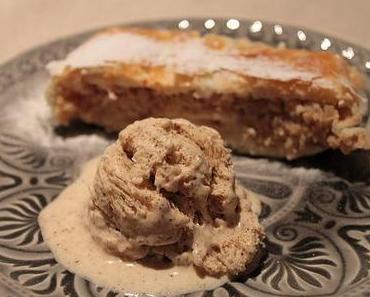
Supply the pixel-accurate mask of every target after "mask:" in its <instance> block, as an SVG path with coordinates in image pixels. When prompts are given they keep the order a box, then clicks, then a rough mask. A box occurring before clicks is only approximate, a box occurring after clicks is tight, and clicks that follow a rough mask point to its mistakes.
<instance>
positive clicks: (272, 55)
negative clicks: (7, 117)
mask: <svg viewBox="0 0 370 297" xmlns="http://www.w3.org/2000/svg"><path fill="white" fill-rule="evenodd" d="M48 69H49V71H50V73H51V75H52V79H51V83H50V86H49V88H48V91H47V97H48V100H49V102H50V104H51V106H52V109H53V113H54V116H55V119H56V121H57V123H59V124H61V125H68V124H69V123H71V122H72V121H74V120H82V121H83V122H86V123H91V124H96V125H99V126H102V127H104V128H105V129H106V130H108V131H120V130H121V129H122V128H124V127H126V126H127V125H128V124H130V123H132V122H133V121H135V120H140V119H144V118H147V117H167V118H185V119H188V120H190V121H192V122H193V123H195V124H198V125H207V126H211V127H213V128H215V129H217V130H218V131H219V132H220V133H221V134H222V136H223V138H224V139H225V140H226V142H227V143H228V145H230V146H231V147H232V148H233V149H234V150H235V151H237V152H240V153H247V154H251V155H263V156H271V157H284V158H288V159H293V158H297V157H299V156H303V155H311V154H315V153H317V152H319V151H322V150H325V149H328V148H332V149H340V150H341V151H342V152H344V153H349V152H351V151H353V150H356V149H369V148H370V141H369V133H368V131H366V130H365V128H364V127H362V122H363V119H364V116H366V110H367V105H366V101H365V98H364V97H362V96H361V92H362V88H363V81H362V77H361V75H360V74H359V72H358V71H356V70H355V69H354V68H353V67H351V66H349V65H348V64H347V63H346V62H345V61H344V60H343V59H341V58H340V57H339V56H337V55H335V54H332V53H327V52H313V51H307V50H296V49H287V48H273V47H270V46H268V45H265V44H262V43H255V42H250V41H249V40H247V39H244V38H240V39H238V38H228V37H225V36H221V35H213V34H209V35H204V36H201V35H200V34H199V33H198V32H180V31H166V30H158V29H140V28H124V29H111V30H108V31H104V32H102V33H99V34H97V35H96V36H93V37H92V38H91V39H90V40H88V41H86V42H85V43H84V44H82V45H81V46H80V47H78V48H77V49H76V50H74V51H73V52H71V53H70V54H69V55H68V56H67V57H66V58H65V59H64V60H61V61H55V62H52V63H50V64H49V65H48Z"/></svg>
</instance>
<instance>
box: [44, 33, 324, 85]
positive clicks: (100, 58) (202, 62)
mask: <svg viewBox="0 0 370 297" xmlns="http://www.w3.org/2000/svg"><path fill="white" fill-rule="evenodd" d="M237 54H238V53H237V52H235V49H234V52H230V51H227V50H223V51H222V50H213V49H211V48H209V47H207V46H206V45H205V44H204V42H203V40H202V39H201V38H199V37H194V38H190V39H186V40H176V41H171V42H167V41H161V42H159V41H156V40H155V39H152V38H150V37H146V36H140V35H138V34H133V33H129V32H119V33H107V34H100V35H98V36H96V37H94V38H92V39H91V40H89V41H88V42H86V43H85V44H83V45H81V46H80V47H79V48H77V49H76V50H75V51H73V52H72V53H70V54H69V55H68V56H67V58H66V59H65V60H62V61H54V62H51V63H50V64H49V65H48V67H47V68H48V69H49V71H50V73H51V74H52V75H58V74H60V73H61V72H62V71H63V69H64V68H65V67H67V66H70V67H74V68H83V67H94V66H102V65H108V64H110V63H113V62H123V63H129V64H132V63H141V64H144V65H153V66H165V67H167V68H169V69H172V70H174V71H175V72H178V73H183V74H190V75H191V74H194V73H203V72H215V71H218V70H228V71H233V72H238V73H241V74H245V75H248V76H253V77H257V78H264V79H274V80H281V81H288V80H293V79H301V80H306V81H312V80H313V79H315V78H317V77H318V76H319V74H318V73H316V72H315V71H306V70H299V69H296V68H294V67H292V66H291V65H289V64H288V63H284V62H282V61H273V60H271V59H268V58H264V57H240V56H238V55H237Z"/></svg>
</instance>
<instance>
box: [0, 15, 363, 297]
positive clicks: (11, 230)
mask: <svg viewBox="0 0 370 297" xmlns="http://www.w3.org/2000/svg"><path fill="white" fill-rule="evenodd" d="M130 25H132V24H130ZM134 25H135V26H145V27H155V28H170V29H179V30H191V29H195V30H199V31H201V32H214V33H221V34H226V35H229V36H247V37H249V38H251V39H253V40H260V41H264V42H267V43H270V44H274V45H278V44H280V43H281V44H285V45H286V46H288V47H301V48H309V49H314V50H323V51H333V52H337V53H339V54H340V55H342V56H343V57H344V58H346V59H348V60H349V61H350V63H353V64H354V65H355V66H357V67H358V68H359V69H360V70H362V71H364V72H365V73H367V75H368V76H369V75H370V51H368V50H366V49H363V48H360V47H358V46H355V45H353V44H350V43H348V42H344V41H342V40H338V39H336V38H332V37H329V36H325V35H322V34H319V33H316V32H312V31H310V30H305V29H302V28H298V27H292V26H285V25H280V24H272V23H265V22H261V21H248V20H236V19H184V20H164V21H155V22H143V23H136V24H134ZM93 33H94V32H88V33H83V34H80V35H77V36H72V37H69V38H65V39H61V40H57V41H55V42H52V43H49V44H47V45H43V46H41V47H38V48H36V49H33V50H31V51H29V52H27V53H25V54H23V55H20V56H18V57H17V58H15V59H13V60H12V61H10V62H8V63H6V64H4V65H2V66H1V67H0V103H1V109H0V286H1V288H0V295H1V296H12V297H16V296H70V297H77V296H102V297H103V296H104V297H113V296H132V294H130V292H122V293H119V294H118V293H115V292H111V291H109V290H108V289H106V288H102V287H99V286H96V285H95V284H93V283H91V282H89V281H87V280H85V279H82V278H81V277H79V276H78V275H74V274H72V273H71V272H69V271H67V270H66V269H65V268H64V267H63V266H62V265H61V264H59V263H57V262H56V261H55V260H54V258H53V255H52V253H51V252H50V251H49V249H48V247H47V246H46V244H45V243H44V241H43V238H42V235H41V232H40V228H39V226H38V223H37V217H38V214H39V213H40V211H41V210H42V209H43V208H44V207H45V206H46V205H47V204H48V203H50V202H51V201H52V200H53V199H54V198H55V197H56V196H57V195H58V193H60V192H61V191H62V190H63V189H64V188H65V187H66V186H67V185H68V184H70V183H71V182H72V181H73V180H74V179H75V177H76V176H77V174H78V170H79V166H80V165H81V163H82V162H83V161H84V160H87V159H89V158H90V157H93V156H95V155H98V154H100V153H101V152H102V150H103V148H104V147H105V146H106V145H107V144H108V143H109V142H110V141H111V139H110V138H109V137H108V136H107V135H104V134H103V133H102V132H101V131H100V130H97V129H93V128H91V127H81V126H76V127H74V128H73V129H68V130H63V129H54V128H53V127H52V125H51V116H50V111H49V108H48V106H47V104H46V101H45V98H44V92H45V87H46V84H47V82H48V79H49V78H48V74H47V72H46V71H45V64H46V63H48V62H49V61H51V60H55V59H58V58H62V57H64V56H65V55H66V54H67V53H68V52H69V51H71V50H72V49H73V48H75V47H76V46H77V45H79V44H80V43H81V42H83V41H84V40H86V38H87V37H89V36H90V35H91V34H93ZM234 161H235V167H236V170H237V173H238V178H239V180H240V182H241V183H242V184H243V185H245V186H246V187H248V188H249V189H251V190H252V191H254V192H255V193H257V194H259V196H260V197H261V200H262V203H263V211H262V214H261V220H262V223H263V225H264V227H265V229H266V233H267V240H266V256H265V258H264V261H263V262H262V264H261V266H260V267H259V269H258V270H257V271H255V272H254V273H253V274H252V275H251V276H250V277H249V278H248V279H247V280H243V281H241V282H230V283H227V284H225V285H224V286H222V287H220V288H217V289H215V290H213V291H207V292H197V293H192V294H189V295H191V296H211V295H212V296H215V297H226V296H363V297H365V296H370V270H369V269H370V155H369V154H368V153H364V152H358V153H354V154H352V155H348V156H344V155H341V154H340V153H337V152H325V153H322V154H320V155H317V156H315V157H310V158H304V159H300V160H298V161H294V162H281V161H274V160H266V159H261V158H259V159H257V158H248V157H241V156H234Z"/></svg>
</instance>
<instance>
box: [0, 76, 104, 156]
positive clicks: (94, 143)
mask: <svg viewBox="0 0 370 297" xmlns="http://www.w3.org/2000/svg"><path fill="white" fill-rule="evenodd" d="M47 82H48V79H47V78H46V77H45V73H43V74H36V75H34V76H33V77H31V78H30V79H27V80H24V81H23V82H22V84H21V85H18V87H17V88H14V89H13V88H11V89H9V91H8V92H7V93H4V94H2V96H4V97H8V98H5V100H4V102H6V104H4V106H3V108H2V110H1V113H0V126H1V132H2V133H4V132H5V133H7V134H11V135H13V134H14V136H19V137H21V138H22V139H24V140H26V141H27V142H29V143H30V144H34V145H36V146H38V147H40V148H41V147H43V148H46V149H50V150H64V149H65V150H67V151H70V152H72V154H73V155H75V156H76V160H78V161H79V162H78V163H81V162H84V161H87V160H88V159H90V158H92V157H94V156H96V155H99V154H101V153H102V152H103V150H104V148H105V147H106V146H107V144H109V142H110V141H109V140H107V139H106V138H105V137H102V136H100V135H97V134H90V135H89V134H77V135H75V136H70V137H63V136H61V135H58V134H56V133H55V126H54V124H53V119H52V114H51V109H50V107H49V105H48V103H47V101H46V98H45V90H46V83H47Z"/></svg>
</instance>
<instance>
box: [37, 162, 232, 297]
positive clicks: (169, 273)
mask: <svg viewBox="0 0 370 297" xmlns="http://www.w3.org/2000/svg"><path fill="white" fill-rule="evenodd" d="M98 161H99V158H97V159H94V160H91V161H89V162H88V163H87V164H86V165H85V166H84V168H83V170H82V173H81V176H80V177H79V179H78V180H77V181H76V182H74V183H73V184H72V185H70V186H69V187H67V188H66V189H65V190H64V191H63V192H62V193H61V194H60V196H59V197H58V198H57V199H56V200H54V201H53V202H52V203H51V204H49V205H48V206H47V207H46V208H45V209H44V210H42V212H41V213H40V216H39V224H40V227H41V231H42V235H43V238H44V240H45V242H46V243H47V244H48V246H49V248H50V249H51V251H52V252H53V254H54V257H55V259H56V260H57V261H58V262H59V263H61V264H63V265H64V266H65V267H66V268H67V269H68V270H70V271H71V272H73V273H76V274H78V275H80V276H81V277H83V278H86V279H88V280H90V281H92V282H94V283H96V284H98V285H100V286H104V287H108V288H112V289H113V290H120V291H124V292H130V293H148V294H154V295H179V294H185V293H190V292H194V291H201V290H210V289H213V288H216V287H218V286H221V285H222V284H224V283H226V282H227V281H228V278H227V277H222V278H213V277H209V276H205V277H200V276H199V275H198V274H197V273H196V271H195V270H194V268H193V266H192V265H190V266H175V267H171V268H167V269H161V270H160V269H158V270H157V269H154V268H149V267H145V266H143V265H141V264H139V263H136V262H125V261H123V260H121V259H120V258H118V257H116V256H114V255H111V254H108V253H107V252H105V251H104V250H103V248H102V247H101V246H100V245H98V244H97V243H96V242H95V241H94V240H93V239H92V237H91V235H90V233H89V231H88V227H87V225H86V224H87V223H88V222H87V203H88V200H89V199H90V185H92V183H93V179H94V176H95V172H96V169H97V165H98Z"/></svg>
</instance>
